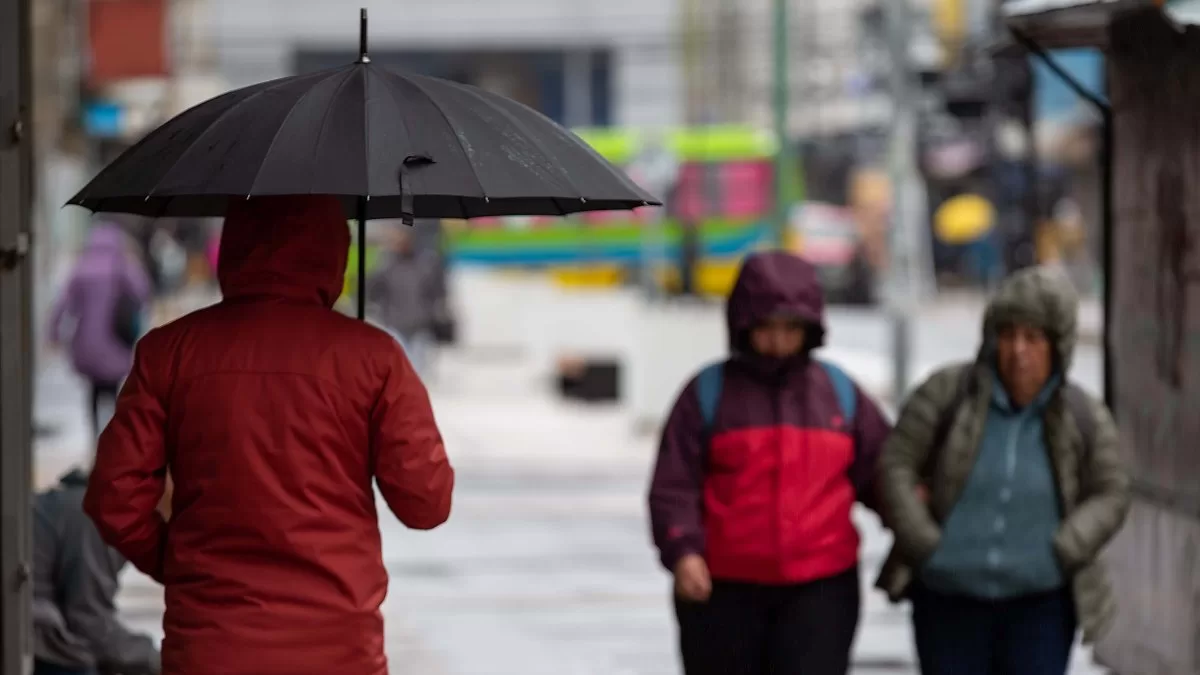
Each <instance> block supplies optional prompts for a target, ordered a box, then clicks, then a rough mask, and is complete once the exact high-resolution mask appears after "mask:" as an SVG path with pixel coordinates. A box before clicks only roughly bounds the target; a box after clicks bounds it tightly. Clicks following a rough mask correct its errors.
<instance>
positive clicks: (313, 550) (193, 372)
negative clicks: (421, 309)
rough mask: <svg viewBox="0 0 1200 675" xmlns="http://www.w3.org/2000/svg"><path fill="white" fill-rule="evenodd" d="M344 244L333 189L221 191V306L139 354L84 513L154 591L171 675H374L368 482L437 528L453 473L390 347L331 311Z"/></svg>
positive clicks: (375, 608) (413, 383) (402, 511)
mask: <svg viewBox="0 0 1200 675" xmlns="http://www.w3.org/2000/svg"><path fill="white" fill-rule="evenodd" d="M349 246H350V233H349V228H348V227H347V224H346V218H345V215H344V213H343V210H342V206H341V203H340V202H339V201H338V200H337V199H336V198H334V197H321V196H305V197H255V198H253V199H250V200H244V199H238V200H234V201H233V202H232V204H231V205H230V210H229V214H228V217H227V219H226V226H225V228H224V230H223V231H222V237H221V256H220V262H219V269H218V277H219V280H220V284H221V292H222V294H223V298H222V300H221V302H220V303H218V304H216V305H212V306H210V307H206V308H204V309H201V310H199V311H196V312H192V313H191V314H188V315H186V316H184V317H183V318H181V319H178V320H176V321H174V322H172V323H170V324H167V325H165V326H163V327H161V328H157V329H155V330H153V331H150V332H149V333H148V334H147V335H146V336H145V337H143V338H142V339H141V341H140V342H139V343H138V349H137V355H136V358H135V360H134V365H133V371H132V373H131V374H130V376H129V379H128V380H127V381H126V383H125V386H124V388H123V389H122V390H121V396H120V398H119V399H118V401H117V410H116V414H115V415H114V417H113V419H112V421H111V422H110V423H109V425H108V427H107V428H106V429H105V431H104V433H103V434H102V435H101V437H100V443H99V448H98V450H97V452H96V461H95V466H94V467H93V470H92V471H93V473H92V480H91V481H90V483H89V486H88V492H87V496H86V498H85V499H84V508H85V510H86V511H87V513H88V515H90V516H91V517H92V519H93V520H94V521H95V523H96V526H97V529H98V530H99V531H100V534H101V535H102V536H103V537H104V540H105V541H106V542H108V543H109V544H110V545H111V546H113V547H114V548H116V549H117V550H118V551H120V552H121V553H122V554H123V555H124V556H125V557H126V558H128V559H129V561H130V562H132V563H133V564H134V565H135V566H136V567H137V568H138V569H139V570H141V571H142V572H143V573H145V574H147V575H148V576H150V577H151V578H153V579H154V580H156V581H158V582H160V583H162V584H163V586H164V587H165V590H166V614H165V615H164V617H163V630H164V633H165V638H164V640H163V672H164V673H166V674H167V675H182V674H184V673H220V674H221V675H327V674H329V673H354V674H355V675H386V673H387V672H388V666H387V658H386V656H385V653H384V625H383V616H382V614H381V610H380V606H381V604H382V602H383V599H384V597H385V595H386V594H387V586H388V575H387V570H386V569H385V567H384V564H383V553H382V543H381V535H380V529H379V516H378V512H377V510H376V499H375V490H374V486H373V485H372V482H374V484H375V485H377V486H378V488H379V492H380V493H381V494H382V495H383V498H384V500H385V501H386V503H387V505H388V507H389V508H390V509H391V511H392V513H394V514H395V515H396V517H397V518H398V519H399V520H400V522H401V523H403V524H405V525H407V526H408V527H410V528H414V529H431V528H434V527H437V526H438V525H440V524H442V523H443V522H445V521H446V519H447V518H448V517H449V514H450V504H451V492H452V490H453V487H454V471H453V469H452V468H451V467H450V463H449V461H448V459H447V458H446V451H445V448H444V446H443V444H442V437H441V434H440V432H439V430H438V427H437V423H436V422H435V420H434V417H433V410H432V409H431V406H430V402H429V396H428V393H427V392H426V389H425V387H424V385H423V384H422V383H421V380H420V378H419V377H417V375H416V374H415V373H414V372H413V369H412V366H411V365H410V363H409V361H408V359H407V357H406V356H405V355H404V351H403V350H402V349H401V348H400V346H399V345H398V344H397V343H396V341H395V340H393V339H392V338H391V337H389V336H388V335H387V334H385V333H384V332H383V331H381V330H379V329H377V328H375V327H373V326H371V325H369V324H367V323H364V322H362V321H358V320H355V319H352V318H349V317H346V316H344V315H342V314H340V313H338V312H336V311H335V310H334V309H333V305H334V303H335V302H336V301H337V299H338V296H339V295H340V294H341V291H342V285H343V283H344V280H345V274H346V259H347V255H348V250H349ZM168 472H169V474H168ZM168 475H169V478H170V479H171V480H172V481H173V482H174V486H175V487H174V496H173V498H172V499H171V502H170V506H171V514H170V521H169V523H168V522H167V521H166V520H165V519H164V518H163V515H162V514H161V513H159V512H158V511H157V510H156V508H155V507H156V503H157V502H158V501H159V498H160V496H161V495H162V494H163V493H164V489H165V488H164V485H165V481H166V480H167V478H168Z"/></svg>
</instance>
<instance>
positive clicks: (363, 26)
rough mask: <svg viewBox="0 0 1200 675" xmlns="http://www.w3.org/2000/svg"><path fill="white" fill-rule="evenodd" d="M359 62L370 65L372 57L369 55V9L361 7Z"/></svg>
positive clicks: (359, 13)
mask: <svg viewBox="0 0 1200 675" xmlns="http://www.w3.org/2000/svg"><path fill="white" fill-rule="evenodd" d="M358 62H359V63H370V62H371V57H370V56H368V55H367V8H366V7H361V8H359V10H358Z"/></svg>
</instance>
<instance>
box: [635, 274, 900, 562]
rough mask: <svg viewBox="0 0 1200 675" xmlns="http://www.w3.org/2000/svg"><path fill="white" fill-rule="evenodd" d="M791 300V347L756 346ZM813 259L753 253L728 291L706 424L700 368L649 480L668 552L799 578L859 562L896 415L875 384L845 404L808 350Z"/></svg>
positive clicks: (654, 521) (816, 333) (672, 558)
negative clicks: (782, 350) (884, 410)
mask: <svg viewBox="0 0 1200 675" xmlns="http://www.w3.org/2000/svg"><path fill="white" fill-rule="evenodd" d="M779 313H787V314H791V315H794V316H797V317H799V318H800V319H801V320H803V321H804V322H805V323H806V324H808V333H807V336H808V337H807V342H806V345H805V352H804V353H803V354H801V355H800V356H797V357H795V358H793V359H787V360H779V359H769V358H765V357H762V356H759V355H756V354H753V353H752V352H751V350H750V349H749V345H748V336H749V331H750V329H751V328H753V327H754V326H755V324H757V323H759V322H761V321H762V320H764V319H765V318H767V317H769V316H771V315H775V314H779ZM823 315H824V300H823V298H822V292H821V287H820V284H819V282H818V280H817V276H816V270H815V269H814V268H813V267H812V266H811V265H810V264H808V263H807V262H805V261H804V260H802V259H800V258H798V257H795V256H793V255H789V254H786V253H781V252H770V253H760V254H755V255H752V256H750V257H749V258H747V260H746V262H745V264H744V265H743V266H742V270H741V273H740V274H739V276H738V280H737V283H736V284H735V286H734V289H733V292H732V294H731V295H730V297H729V302H728V307H727V320H728V325H729V336H730V348H731V352H732V355H731V357H730V358H729V360H728V361H726V363H725V365H724V377H723V385H722V391H721V397H720V401H719V404H718V405H717V408H716V414H715V416H714V418H713V420H712V425H711V427H710V426H708V425H707V424H706V422H705V420H704V416H703V414H702V411H701V408H700V402H699V399H698V396H697V392H696V388H697V384H696V380H695V379H693V380H692V381H691V382H689V383H688V385H687V386H686V387H685V388H684V390H683V392H682V393H681V394H680V395H679V399H678V401H677V402H676V403H675V407H674V409H673V410H672V411H671V415H670V417H669V419H668V420H667V424H666V428H665V429H664V432H663V437H662V444H661V446H660V448H659V455H658V462H657V464H656V466H655V469H654V477H653V480H652V482H651V486H650V520H651V526H652V529H653V533H654V542H655V544H656V545H657V546H658V548H659V551H660V552H661V557H662V562H663V565H664V566H666V568H667V569H668V570H673V569H674V567H675V563H676V562H677V561H678V560H679V558H681V557H682V556H684V555H686V554H689V553H700V554H702V555H703V556H704V558H705V560H706V561H707V563H708V567H709V570H710V572H711V573H712V576H713V578H715V579H722V580H727V581H744V582H754V583H762V584H794V583H803V582H806V581H811V580H814V579H821V578H825V577H829V576H832V575H836V574H838V573H841V572H844V571H846V570H848V569H850V568H852V567H854V566H855V565H856V564H857V563H858V545H859V537H858V531H857V530H856V529H855V527H854V524H853V522H852V521H851V519H850V512H851V508H852V507H853V505H854V502H855V500H856V499H858V500H861V501H863V502H864V503H866V504H867V505H868V506H872V504H871V501H872V500H871V479H872V476H873V475H874V471H875V462H876V459H877V458H878V457H879V453H880V450H881V449H882V447H883V443H884V440H885V439H886V438H887V435H888V433H889V431H890V425H889V424H888V422H887V420H885V419H884V417H883V415H882V414H881V413H880V411H879V408H878V407H877V406H876V405H875V403H874V401H872V400H871V399H870V398H869V397H867V396H866V395H865V394H863V393H862V391H861V390H860V389H858V388H857V387H855V389H856V394H857V397H858V400H857V407H856V410H855V413H854V419H853V420H852V421H848V420H844V419H843V418H842V411H841V409H840V408H841V406H840V405H839V403H838V398H837V395H836V392H835V390H834V385H833V382H832V381H831V380H830V376H829V375H828V373H827V372H826V371H825V369H824V368H822V367H821V365H820V364H819V363H817V362H815V361H814V360H813V359H812V358H810V356H809V353H808V350H810V349H814V348H816V347H819V346H821V344H822V341H823V338H824V333H825V329H824V325H823Z"/></svg>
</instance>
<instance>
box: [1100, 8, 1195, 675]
mask: <svg viewBox="0 0 1200 675" xmlns="http://www.w3.org/2000/svg"><path fill="white" fill-rule="evenodd" d="M1112 31H1113V32H1112V39H1111V51H1110V85H1111V92H1112V94H1111V99H1112V101H1113V103H1114V108H1115V112H1116V117H1115V130H1116V131H1115V133H1116V140H1115V143H1116V144H1115V161H1116V170H1115V175H1114V182H1115V209H1116V213H1115V215H1116V233H1115V237H1116V241H1115V246H1114V248H1115V255H1114V261H1113V266H1114V272H1115V274H1114V276H1113V281H1114V283H1115V284H1116V285H1115V287H1114V294H1115V295H1114V299H1113V301H1114V312H1115V314H1114V322H1113V327H1114V335H1113V339H1112V343H1111V346H1112V348H1113V349H1114V350H1115V353H1114V356H1115V359H1114V363H1115V385H1116V386H1115V390H1116V391H1115V410H1114V412H1115V413H1116V416H1117V420H1118V423H1119V424H1120V426H1121V428H1122V432H1123V433H1124V434H1125V438H1126V440H1127V443H1126V445H1127V448H1128V455H1127V457H1128V461H1129V462H1130V465H1131V467H1132V470H1133V473H1134V476H1135V478H1136V481H1137V484H1138V497H1137V500H1136V502H1135V505H1134V507H1133V511H1132V513H1131V514H1130V518H1129V521H1128V523H1127V524H1126V527H1125V528H1124V530H1123V531H1122V533H1121V534H1120V535H1119V536H1118V537H1117V539H1116V541H1115V542H1114V543H1113V545H1112V547H1111V548H1110V550H1109V552H1108V555H1109V557H1110V560H1111V565H1112V575H1113V584H1114V587H1115V589H1116V593H1117V600H1118V602H1119V603H1120V612H1119V615H1118V619H1117V624H1116V626H1115V628H1114V630H1113V632H1112V634H1111V635H1110V636H1109V637H1108V638H1107V639H1106V640H1105V642H1104V644H1103V645H1102V646H1101V648H1100V650H1099V653H1100V655H1101V657H1102V658H1103V660H1104V661H1105V662H1106V663H1107V664H1108V665H1110V666H1112V667H1114V668H1115V669H1116V670H1117V671H1118V672H1119V673H1121V674H1122V675H1142V674H1144V675H1194V674H1195V673H1198V672H1200V644H1198V643H1200V557H1198V555H1197V554H1198V553H1200V513H1198V512H1197V511H1198V510H1200V507H1198V506H1197V504H1198V503H1200V349H1198V348H1197V347H1200V124H1197V123H1196V114H1197V110H1198V109H1200V66H1198V64H1200V31H1197V30H1196V29H1195V28H1191V29H1188V31H1187V32H1186V33H1180V32H1178V31H1176V30H1174V29H1173V28H1171V27H1169V26H1168V25H1167V24H1165V23H1164V22H1163V21H1162V20H1161V19H1160V18H1159V17H1158V15H1157V14H1156V13H1153V12H1151V13H1147V14H1142V15H1139V16H1137V17H1132V18H1129V19H1126V20H1123V21H1119V22H1118V23H1117V24H1115V25H1114V27H1113V29H1112Z"/></svg>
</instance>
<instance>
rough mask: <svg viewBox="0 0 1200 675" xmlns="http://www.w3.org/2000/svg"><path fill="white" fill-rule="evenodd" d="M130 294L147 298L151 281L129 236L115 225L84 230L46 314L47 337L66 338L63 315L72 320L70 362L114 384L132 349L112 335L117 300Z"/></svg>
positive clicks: (91, 376)
mask: <svg viewBox="0 0 1200 675" xmlns="http://www.w3.org/2000/svg"><path fill="white" fill-rule="evenodd" d="M122 294H128V295H132V296H133V297H135V298H137V299H138V300H139V301H141V302H142V303H143V304H144V303H146V302H147V301H148V300H149V297H150V280H149V278H148V277H147V275H146V271H145V269H144V268H143V267H142V265H141V262H140V261H139V260H138V259H137V258H136V257H134V255H133V254H132V253H131V252H130V250H129V248H128V235H126V234H125V232H124V230H122V229H121V228H120V227H118V226H117V225H115V224H112V223H108V222H101V223H98V224H97V225H96V226H94V227H93V228H92V229H91V230H90V232H89V233H88V240H87V243H86V244H85V245H84V248H83V251H82V252H81V253H80V254H79V258H78V259H77V260H76V262H75V267H74V269H73V270H72V271H71V277H70V279H69V280H68V281H67V285H66V287H65V288H64V289H63V291H62V293H61V295H59V297H58V299H57V300H56V302H55V304H54V308H53V310H52V311H51V314H50V326H49V329H50V339H51V340H52V341H53V342H55V343H58V344H61V343H62V342H64V341H65V340H66V337H67V336H66V329H67V325H66V324H67V322H66V319H67V318H68V317H70V318H71V319H72V320H73V321H74V324H75V328H74V331H73V332H72V333H71V334H70V353H71V361H72V363H73V364H74V366H75V369H76V370H77V371H79V374H80V375H83V376H84V377H86V378H88V379H90V380H93V381H96V382H103V383H112V384H116V383H118V382H120V381H121V380H122V379H124V377H125V375H126V374H127V373H128V372H129V368H130V365H131V364H132V362H133V352H132V350H130V349H129V347H127V346H126V345H125V344H123V343H122V342H121V340H120V338H119V337H118V336H117V335H116V333H115V330H114V328H115V326H114V322H115V314H116V307H117V301H118V300H119V299H120V297H121V295H122Z"/></svg>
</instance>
